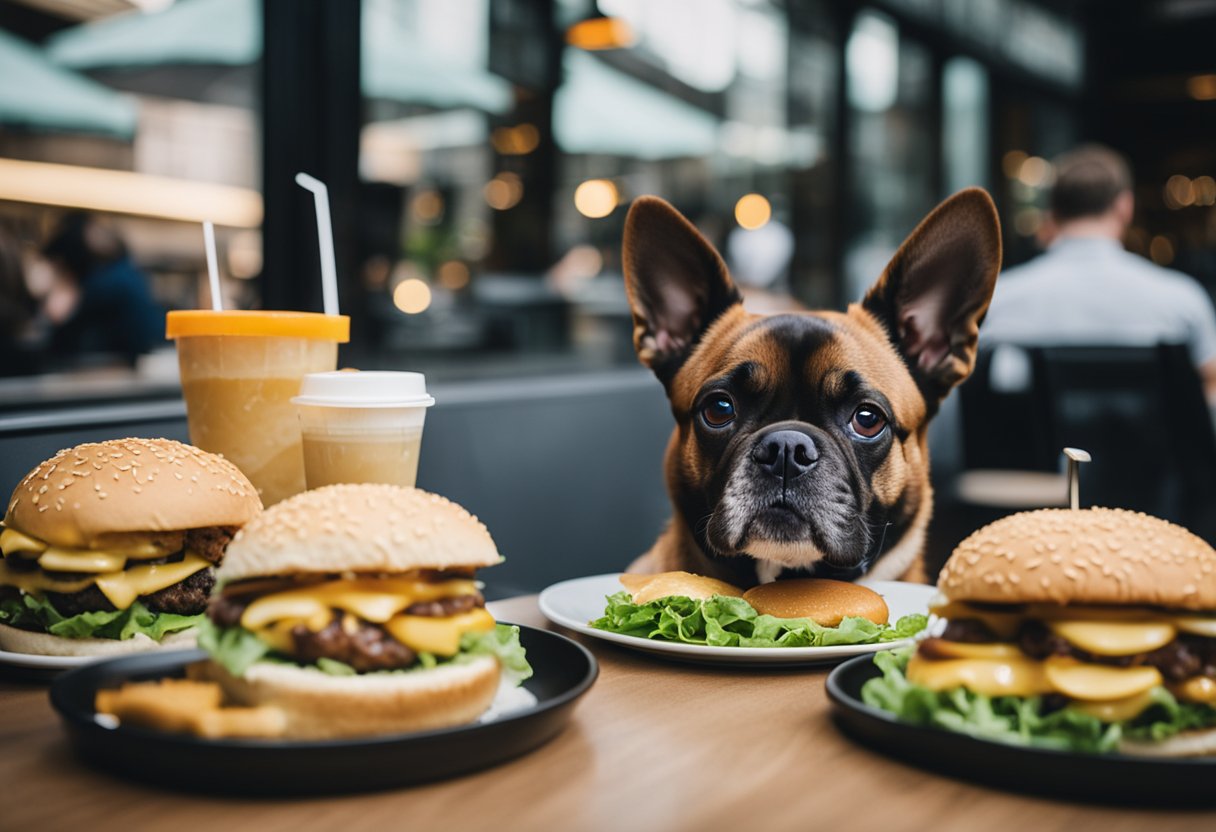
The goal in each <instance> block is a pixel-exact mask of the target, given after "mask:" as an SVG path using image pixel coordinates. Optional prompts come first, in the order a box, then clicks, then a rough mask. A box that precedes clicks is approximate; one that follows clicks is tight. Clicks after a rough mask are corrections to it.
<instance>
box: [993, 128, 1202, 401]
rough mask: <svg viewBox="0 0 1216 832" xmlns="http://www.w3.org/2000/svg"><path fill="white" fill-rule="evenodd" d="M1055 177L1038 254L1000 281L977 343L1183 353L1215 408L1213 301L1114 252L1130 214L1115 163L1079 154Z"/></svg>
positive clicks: (1119, 162) (1128, 193)
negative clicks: (1167, 346) (1179, 349)
mask: <svg viewBox="0 0 1216 832" xmlns="http://www.w3.org/2000/svg"><path fill="white" fill-rule="evenodd" d="M1055 170H1056V181H1055V184H1054V186H1053V187H1052V191H1051V198H1050V216H1049V218H1048V222H1049V224H1050V227H1051V228H1052V234H1051V235H1050V238H1049V239H1050V242H1049V244H1048V248H1047V251H1046V252H1045V253H1043V254H1042V255H1040V256H1039V257H1036V258H1035V259H1034V260H1031V261H1030V262H1029V263H1026V264H1024V265H1022V266H1018V267H1016V268H1013V269H1009V270H1008V271H1006V272H1004V273H1003V274H1002V275H1001V278H1000V280H998V281H997V284H996V293H995V294H994V295H993V299H992V306H991V307H990V309H989V311H988V317H987V319H986V320H985V322H984V325H983V327H982V328H981V329H980V339H981V340H982V342H984V343H985V344H987V345H989V346H991V345H994V344H1002V343H1008V344H1019V345H1025V346H1055V345H1066V344H1084V345H1112V346H1113V345H1151V344H1157V343H1174V344H1185V345H1186V346H1187V347H1188V349H1189V350H1190V354H1191V358H1192V360H1193V361H1194V363H1195V366H1196V368H1197V369H1198V370H1199V374H1200V376H1201V378H1202V379H1203V383H1204V389H1205V391H1206V393H1207V398H1208V401H1209V403H1211V404H1212V405H1213V406H1214V407H1216V311H1214V310H1213V307H1212V300H1211V298H1210V297H1209V296H1208V294H1207V292H1206V291H1205V290H1204V289H1203V287H1202V286H1200V285H1199V283H1198V282H1197V281H1195V280H1194V279H1192V278H1191V277H1189V276H1188V275H1185V274H1183V273H1181V272H1176V271H1173V270H1170V269H1164V268H1161V267H1160V266H1157V265H1155V264H1153V263H1151V262H1150V261H1148V260H1146V259H1144V258H1143V257H1140V256H1138V255H1135V254H1132V253H1130V252H1128V251H1126V250H1125V249H1124V248H1123V244H1122V242H1121V241H1122V239H1123V235H1124V234H1125V233H1126V231H1127V229H1128V226H1129V225H1131V221H1132V215H1133V210H1134V203H1133V199H1132V190H1131V188H1132V177H1131V171H1130V170H1129V168H1128V165H1127V163H1126V162H1125V161H1124V160H1123V157H1121V156H1120V155H1119V154H1118V153H1116V152H1115V151H1113V150H1111V149H1109V148H1106V147H1101V146H1098V145H1087V146H1083V147H1080V148H1078V149H1076V150H1074V151H1072V152H1070V153H1067V154H1065V155H1063V156H1061V157H1060V158H1058V159H1057V160H1056V161H1055ZM995 372H996V369H995V367H994V373H995Z"/></svg>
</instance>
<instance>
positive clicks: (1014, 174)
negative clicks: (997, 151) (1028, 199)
mask: <svg viewBox="0 0 1216 832" xmlns="http://www.w3.org/2000/svg"><path fill="white" fill-rule="evenodd" d="M1025 161H1026V151H1024V150H1011V151H1009V152H1008V153H1006V154H1005V155H1004V156H1002V157H1001V170H1002V171H1003V172H1004V174H1005V177H1006V178H1007V179H1017V178H1018V173H1019V172H1021V170H1022V163H1023V162H1025Z"/></svg>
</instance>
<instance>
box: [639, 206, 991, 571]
mask: <svg viewBox="0 0 1216 832" xmlns="http://www.w3.org/2000/svg"><path fill="white" fill-rule="evenodd" d="M623 264H624V271H625V282H626V290H627V293H628V296H629V303H630V307H631V310H632V315H633V343H634V347H635V348H636V350H637V354H638V358H639V359H640V360H641V362H642V364H644V365H645V366H647V367H649V368H650V369H651V370H653V371H654V374H655V375H656V376H657V377H658V379H659V381H661V382H662V383H663V386H664V387H665V388H666V391H667V396H668V398H669V399H670V400H671V411H672V415H674V416H675V422H676V425H675V430H674V432H673V433H672V436H671V440H670V442H669V443H668V446H667V452H666V458H665V472H666V480H667V488H668V491H669V493H670V495H671V501H672V505H673V508H674V516H673V518H672V520H671V523H670V525H669V526H668V527H667V529H666V530H665V531H664V532H663V534H662V535H661V536H660V537H659V539H658V541H657V542H656V543H655V544H654V546H653V547H652V548H651V549H650V551H649V552H647V553H646V554H645V555H643V556H642V557H640V558H639V559H638V560H636V561H635V562H634V563H633V564H632V565H631V566H630V567H629V571H631V572H667V571H673V570H685V571H688V572H694V573H697V574H701V575H706V576H709V577H713V578H718V579H720V580H724V581H729V582H731V583H733V584H735V585H737V586H742V587H749V586H754V585H756V584H759V583H766V582H768V581H771V580H775V579H776V578H778V577H783V576H784V577H790V576H791V575H793V574H798V575H802V576H806V575H811V576H817V577H829V578H836V579H840V580H855V579H857V578H860V577H862V576H868V577H871V578H875V579H894V578H900V577H903V578H905V579H907V580H925V577H924V574H923V558H922V549H923V547H924V542H925V534H926V530H927V527H928V524H929V518H930V515H931V514H932V512H933V493H932V489H931V487H930V484H929V454H928V448H927V446H926V437H927V429H928V424H929V420H930V419H931V418H932V416H933V415H934V413H936V411H937V409H938V407H939V405H940V403H941V401H942V399H943V398H944V397H945V396H946V394H947V393H949V392H950V390H951V389H952V388H953V387H954V386H955V385H957V384H959V383H960V382H962V381H963V380H964V379H966V378H967V376H968V375H970V373H971V371H972V370H973V369H974V367H975V359H976V346H977V341H978V337H979V326H980V323H981V322H982V320H983V318H984V314H985V312H986V311H987V309H988V304H989V301H990V300H991V298H992V290H993V287H994V286H995V284H996V277H997V273H998V271H999V269H1000V264H1001V233H1000V223H999V220H998V218H997V212H996V207H995V206H994V205H993V203H992V199H991V198H990V197H989V196H988V194H987V193H986V192H984V191H983V190H980V189H978V188H971V189H968V190H964V191H961V192H959V193H957V194H955V195H954V196H952V197H950V198H949V199H947V200H946V201H944V202H943V203H942V204H941V205H939V206H938V207H937V208H936V209H934V210H933V212H932V213H930V214H929V215H928V216H927V217H926V218H925V219H924V220H923V221H922V222H921V223H920V225H919V226H917V227H916V229H915V230H914V231H913V232H912V233H911V235H910V236H909V237H908V238H907V240H905V241H904V243H903V245H902V246H901V247H900V248H899V250H898V251H897V252H896V253H895V256H894V257H893V258H892V259H891V261H890V263H889V264H888V265H887V267H886V269H885V271H884V272H883V273H882V275H881V276H880V277H879V278H878V281H877V282H876V283H875V284H874V285H873V286H872V287H871V288H870V289H869V291H868V292H867V293H866V295H865V298H864V299H863V300H862V301H861V302H860V303H854V304H851V305H850V306H849V307H848V309H847V311H845V312H843V313H841V312H835V311H810V312H798V313H790V314H777V315H754V314H749V313H748V312H747V311H745V310H744V308H743V304H742V302H741V298H740V294H739V291H738V290H737V289H736V287H735V285H734V283H733V282H732V281H731V277H730V274H729V273H728V271H727V268H726V264H725V263H724V262H723V260H722V258H721V256H719V254H718V252H717V251H715V249H714V248H713V246H712V245H710V243H709V242H708V241H706V240H705V238H704V237H702V236H701V234H700V233H699V232H698V231H697V230H696V228H695V227H694V226H693V225H692V224H691V223H690V222H689V221H688V220H687V219H685V218H684V217H683V216H682V215H681V214H680V213H679V212H678V211H677V210H676V209H675V208H673V207H672V206H671V205H669V204H668V203H666V202H664V201H663V200H661V199H659V198H657V197H641V198H639V199H637V200H636V201H635V202H634V203H633V205H632V207H631V208H630V210H629V215H628V217H627V219H626V221H625V237H624V246H623Z"/></svg>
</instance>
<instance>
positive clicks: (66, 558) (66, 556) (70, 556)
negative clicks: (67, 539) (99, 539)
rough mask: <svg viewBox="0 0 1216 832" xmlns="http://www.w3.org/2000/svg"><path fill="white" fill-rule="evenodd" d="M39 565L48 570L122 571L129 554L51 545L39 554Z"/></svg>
mask: <svg viewBox="0 0 1216 832" xmlns="http://www.w3.org/2000/svg"><path fill="white" fill-rule="evenodd" d="M38 565H39V566H41V567H42V568H43V569H45V570H47V571H48V572H121V571H122V569H123V567H125V566H126V565H127V556H126V555H123V554H118V553H116V552H90V551H89V550H88V549H60V548H59V547H57V546H51V547H48V548H47V549H46V551H44V552H43V553H42V554H41V555H39V556H38Z"/></svg>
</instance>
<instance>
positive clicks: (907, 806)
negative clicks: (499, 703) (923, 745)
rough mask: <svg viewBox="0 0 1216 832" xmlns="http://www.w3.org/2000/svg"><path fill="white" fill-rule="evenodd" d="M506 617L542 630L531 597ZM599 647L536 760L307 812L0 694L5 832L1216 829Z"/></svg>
mask: <svg viewBox="0 0 1216 832" xmlns="http://www.w3.org/2000/svg"><path fill="white" fill-rule="evenodd" d="M495 613H496V614H497V615H498V616H499V617H500V618H503V619H506V620H512V621H517V622H520V623H525V624H533V625H536V626H545V622H544V620H543V619H542V618H541V616H540V613H539V612H538V610H537V608H536V600H535V598H534V597H526V598H514V599H511V600H509V601H505V602H499V603H498V604H496V605H495ZM589 646H591V647H592V648H593V649H594V652H595V654H596V656H597V657H598V658H599V660H600V663H601V672H600V678H599V681H598V682H597V683H596V684H595V686H594V687H593V688H592V689H591V690H590V691H589V692H588V694H587V695H586V697H585V698H584V699H583V701H582V702H581V703H580V704H579V706H578V708H577V710H576V711H575V715H574V720H573V723H572V724H571V725H570V726H569V727H568V728H567V729H566V730H565V732H563V733H562V734H561V735H560V736H558V737H557V738H556V739H555V740H553V741H552V742H551V743H549V744H548V745H546V746H544V747H542V748H540V749H538V750H537V751H535V752H533V753H532V754H530V755H528V756H527V757H524V758H522V759H520V760H517V761H515V762H512V763H507V764H506V765H503V766H501V767H499V768H496V769H491V770H489V771H483V772H481V773H478V774H473V775H470V776H467V777H461V778H458V779H455V780H450V781H448V782H445V783H437V784H434V785H430V786H423V787H417V788H412V789H403V790H400V791H392V792H381V793H376V794H369V795H356V796H346V797H327V798H314V799H304V800H252V799H228V798H222V797H200V796H194V795H189V794H176V793H172V792H167V791H160V790H156V789H152V788H148V787H144V786H141V785H137V784H132V783H128V782H125V781H122V780H117V779H113V778H110V777H107V776H106V775H104V774H100V773H97V772H94V771H92V770H90V769H86V768H84V767H82V766H80V765H79V764H77V763H76V762H75V760H74V759H73V758H72V756H71V754H70V752H69V749H68V746H67V743H66V742H65V739H64V735H63V733H62V731H61V730H60V727H59V724H58V720H57V718H56V716H55V714H54V712H53V711H52V710H51V707H50V705H49V704H48V702H47V698H46V693H45V689H44V688H42V687H39V686H34V685H19V684H14V683H0V798H2V800H3V802H2V803H0V830H5V832H7V830H27V832H57V830H61V829H65V830H66V829H70V830H73V832H92V830H100V829H121V830H124V832H135V831H136V830H145V829H156V830H165V829H168V830H173V832H183V830H189V829H195V828H206V829H208V830H212V832H229V831H230V830H237V829H256V830H259V832H275V830H289V831H290V832H301V830H313V829H343V830H361V829H373V830H390V829H411V830H430V829H435V830H441V832H459V830H465V829H479V830H480V829H484V830H512V829H520V830H563V832H564V830H584V829H587V830H600V829H602V830H611V831H612V832H650V830H682V829H689V830H692V829H696V830H728V829H739V830H748V829H755V830H765V832H767V831H768V830H781V829H798V830H810V829H828V830H830V829H847V830H869V829H880V830H905V829H926V830H930V829H931V830H934V832H949V831H950V830H959V832H964V831H965V832H973V830H984V832H994V831H995V830H1003V829H1019V830H1034V832H1049V830H1061V832H1065V830H1082V829H1086V830H1088V829H1101V830H1103V832H1120V831H1121V830H1128V832H1132V831H1133V830H1134V831H1135V832H1141V830H1145V829H1153V830H1162V829H1197V830H1198V829H1203V830H1212V829H1214V828H1216V813H1203V812H1166V811H1160V812H1153V811H1139V810H1130V809H1103V808H1095V807H1092V806H1085V805H1080V804H1071V803H1066V802H1060V801H1053V800H1046V799H1037V798H1031V797H1022V796H1019V795H1013V794H1005V793H1002V792H999V791H994V790H989V789H985V788H981V787H977V786H972V785H968V784H966V783H961V782H958V781H955V780H951V779H948V778H945V777H940V776H937V775H934V774H928V773H922V772H920V771H918V770H916V769H914V768H911V767H909V766H906V765H903V764H901V763H898V762H895V761H892V760H888V759H886V758H885V757H882V756H880V755H878V754H874V753H871V752H869V751H867V750H865V749H863V748H861V747H859V746H856V745H854V744H853V743H851V742H850V741H848V740H847V739H845V738H844V737H843V736H841V735H840V734H839V733H838V732H837V730H836V728H835V727H834V726H833V725H832V723H831V722H830V720H829V719H828V703H827V699H826V697H825V694H824V686H823V680H824V677H825V676H826V671H825V670H801V671H788V670H787V671H777V670H727V669H716V668H708V667H695V666H685V665H679V664H671V663H665V662H662V661H659V660H656V659H652V658H648V657H646V656H645V655H643V654H640V653H634V652H631V651H627V650H622V649H619V648H616V647H613V646H610V645H604V644H600V643H598V642H597V643H595V644H589ZM183 764H188V761H183Z"/></svg>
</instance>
